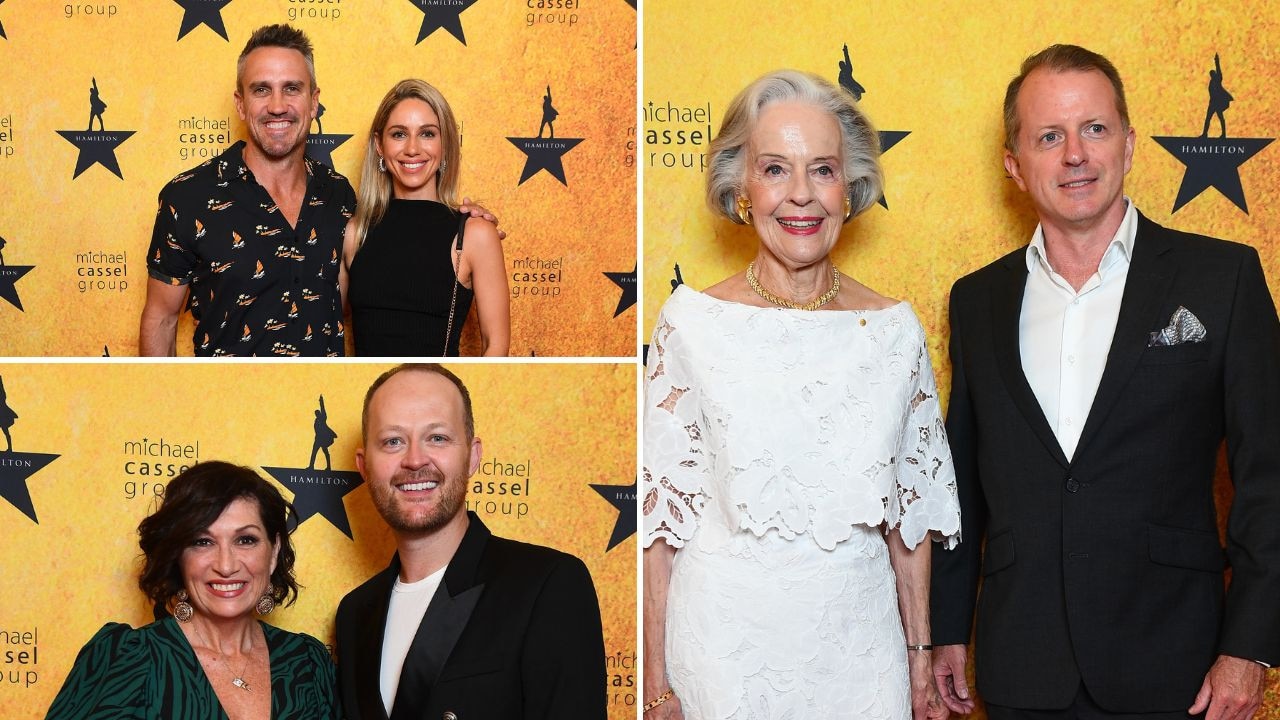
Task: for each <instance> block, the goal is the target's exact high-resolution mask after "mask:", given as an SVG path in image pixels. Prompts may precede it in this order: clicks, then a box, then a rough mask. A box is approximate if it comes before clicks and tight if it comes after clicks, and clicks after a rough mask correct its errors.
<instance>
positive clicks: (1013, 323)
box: [991, 248, 1067, 468]
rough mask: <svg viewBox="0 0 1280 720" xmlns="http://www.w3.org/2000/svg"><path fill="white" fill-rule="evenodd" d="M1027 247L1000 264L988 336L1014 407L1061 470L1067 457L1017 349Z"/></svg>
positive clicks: (1025, 275) (1025, 282) (1065, 465)
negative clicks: (990, 336) (1001, 271)
mask: <svg viewBox="0 0 1280 720" xmlns="http://www.w3.org/2000/svg"><path fill="white" fill-rule="evenodd" d="M1026 257H1027V256H1026V248H1023V249H1022V250H1019V251H1016V252H1013V253H1010V254H1009V255H1006V256H1005V257H1004V258H1003V259H1002V260H1001V262H1000V265H1001V269H1002V270H1003V271H1005V273H1004V275H1003V276H1002V277H1000V278H999V279H998V280H997V281H996V282H994V283H992V288H991V335H992V339H993V341H994V343H995V348H994V351H995V355H996V363H997V364H998V365H999V367H1000V376H1001V377H1002V378H1004V384H1005V387H1007V388H1008V390H1009V396H1010V397H1011V398H1012V399H1013V404H1014V405H1016V406H1017V407H1018V410H1020V411H1021V412H1022V415H1023V417H1024V418H1026V421H1027V426H1028V427H1030V428H1031V431H1032V432H1033V433H1035V435H1036V437H1038V438H1040V442H1041V443H1043V444H1044V446H1045V449H1046V450H1048V451H1049V454H1050V455H1052V456H1053V459H1054V460H1056V461H1058V463H1059V464H1060V465H1062V467H1064V468H1065V467H1067V456H1066V455H1065V454H1064V453H1063V452H1062V447H1061V446H1060V445H1058V438H1057V437H1056V436H1054V434H1053V428H1051V427H1049V421H1048V420H1046V419H1045V417H1044V409H1043V408H1041V407H1040V401H1039V400H1037V399H1036V394H1035V392H1034V391H1033V390H1032V389H1031V384H1030V383H1028V382H1027V374H1026V373H1025V372H1023V370H1022V350H1021V349H1020V348H1019V346H1018V321H1019V319H1020V318H1021V317H1022V299H1023V294H1024V292H1025V290H1026V286H1027V263H1026Z"/></svg>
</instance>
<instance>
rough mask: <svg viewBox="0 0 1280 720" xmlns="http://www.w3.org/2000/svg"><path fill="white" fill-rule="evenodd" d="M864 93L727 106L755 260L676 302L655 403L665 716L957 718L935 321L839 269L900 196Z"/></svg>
mask: <svg viewBox="0 0 1280 720" xmlns="http://www.w3.org/2000/svg"><path fill="white" fill-rule="evenodd" d="M878 147H879V142H878V139H877V136H876V133H875V130H874V129H873V128H872V127H871V125H870V123H869V122H868V121H867V119H866V118H865V117H864V116H863V115H862V113H861V112H859V111H858V109H857V107H856V106H855V104H854V102H853V99H852V98H851V97H850V96H849V95H847V94H846V93H845V92H844V91H842V90H840V89H838V88H836V87H834V86H833V85H832V84H830V83H828V82H826V81H825V80H822V79H821V78H818V77H816V76H813V75H809V74H806V73H800V72H796V71H787V70H783V71H778V72H774V73H771V74H769V75H766V76H764V77H762V78H760V79H759V80H756V81H755V82H753V83H752V84H751V85H749V86H748V87H747V88H746V89H744V90H743V91H742V92H741V93H739V94H738V96H737V97H736V98H735V99H734V101H733V102H732V104H731V105H730V106H729V110H728V112H727V114H726V116H725V119H724V124H723V126H722V127H721V129H720V133H719V136H718V137H717V138H716V139H715V141H714V142H713V143H712V144H711V158H710V159H711V163H710V169H709V172H708V177H707V195H708V200H709V202H710V204H711V207H712V209H713V210H714V211H715V212H717V213H718V214H720V215H722V216H724V217H725V218H726V219H728V220H731V221H733V222H738V223H742V224H746V225H750V226H752V227H753V228H754V229H755V232H756V234H757V236H758V240H759V248H758V250H757V253H756V256H755V259H754V260H753V261H752V262H751V263H750V264H749V265H748V266H747V267H746V269H745V270H743V271H742V272H739V273H737V274H735V275H733V276H732V277H729V278H727V279H726V280H724V281H722V282H720V283H719V284H716V285H714V286H712V287H710V288H708V289H707V290H705V291H703V292H698V291H696V290H693V289H690V288H689V287H688V286H685V285H681V286H679V287H678V288H676V290H675V292H674V293H672V295H671V297H670V299H669V300H668V301H667V303H666V305H665V306H664V307H663V309H662V313H661V315H660V316H659V318H658V321H657V327H656V328H655V329H654V335H653V342H652V345H651V346H650V349H649V365H648V369H647V371H646V391H645V408H644V480H643V482H644V486H643V490H642V493H643V512H644V542H645V546H646V549H645V551H644V648H645V667H644V670H645V672H644V688H643V689H644V693H643V699H644V707H645V710H644V717H645V720H670V719H672V718H684V719H685V720H713V719H714V720H721V719H725V718H733V719H735V720H746V719H747V718H762V719H763V718H777V719H781V718H795V719H796V720H800V719H805V720H817V719H822V720H829V719H833V718H858V719H859V720H865V719H867V718H893V719H895V720H907V719H909V718H913V717H914V718H925V717H935V718H937V717H946V712H947V711H946V709H945V707H944V706H943V705H942V704H941V703H940V702H938V696H937V692H936V688H935V686H934V682H933V678H932V677H931V674H932V673H931V665H930V660H931V654H930V649H931V646H930V638H929V617H928V605H929V557H930V552H931V550H930V543H929V542H925V541H926V540H928V539H933V540H938V541H941V542H944V543H946V545H947V546H953V545H954V544H955V543H957V542H958V541H959V539H960V538H959V533H960V513H959V505H958V503H957V500H956V490H955V477H954V471H953V469H952V465H951V454H950V451H949V450H948V448H947V439H946V434H945V431H944V429H943V422H942V417H941V413H940V410H939V406H938V398H937V390H936V388H935V385H934V377H933V369H932V367H931V365H930V362H929V354H928V351H927V349H926V344H925V336H924V330H923V328H922V327H921V325H920V322H919V320H917V318H916V316H915V313H914V312H913V311H912V309H911V307H910V306H909V305H908V304H907V303H905V302H899V301H895V300H891V299H889V298H886V297H884V296H882V295H879V294H877V293H876V292H875V291H873V290H871V289H870V288H868V287H867V286H865V285H863V284H862V283H860V282H858V281H857V280H855V279H853V278H852V277H849V276H847V275H844V274H842V273H841V272H840V270H839V269H838V268H836V267H835V265H834V263H833V262H832V260H831V257H830V253H831V250H832V248H833V247H834V245H835V243H836V241H837V240H838V239H839V237H840V231H841V227H842V226H843V224H844V223H845V222H847V221H848V220H849V219H850V218H851V217H853V216H855V215H857V214H858V213H860V212H862V211H863V210H865V209H867V208H868V207H870V206H871V205H872V204H874V203H875V202H876V201H877V200H878V199H879V198H880V196H881V178H880V168H879V165H878Z"/></svg>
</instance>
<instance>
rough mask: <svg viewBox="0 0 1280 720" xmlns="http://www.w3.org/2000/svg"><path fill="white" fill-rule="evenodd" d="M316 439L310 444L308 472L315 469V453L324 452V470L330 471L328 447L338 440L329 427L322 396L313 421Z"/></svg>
mask: <svg viewBox="0 0 1280 720" xmlns="http://www.w3.org/2000/svg"><path fill="white" fill-rule="evenodd" d="M315 430H316V439H315V442H313V443H312V444H311V462H310V463H308V464H307V469H308V470H315V469H316V453H318V452H324V469H325V470H332V469H333V466H332V465H331V464H330V460H329V446H330V445H332V444H333V441H334V440H337V439H338V433H336V432H334V431H333V428H331V427H329V413H327V412H325V409H324V396H323V395H321V396H320V409H319V410H317V411H316V421H315Z"/></svg>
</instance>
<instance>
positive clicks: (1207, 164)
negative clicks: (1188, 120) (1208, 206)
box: [1151, 53, 1275, 215]
mask: <svg viewBox="0 0 1280 720" xmlns="http://www.w3.org/2000/svg"><path fill="white" fill-rule="evenodd" d="M1224 78H1225V76H1224V74H1223V68H1222V58H1221V57H1220V56H1219V55H1218V54H1217V53H1215V54H1214V56H1213V67H1212V68H1210V69H1209V83H1208V96H1209V97H1208V102H1207V105H1206V107H1205V111H1204V125H1203V127H1202V128H1201V129H1200V134H1199V135H1198V136H1194V137H1172V136H1171V137H1157V136H1152V138H1151V139H1152V140H1155V141H1156V142H1157V143H1159V144H1160V147H1162V148H1164V149H1165V150H1168V151H1169V154H1171V155H1173V156H1174V157H1175V158H1177V159H1178V161H1179V162H1181V163H1182V164H1183V165H1185V166H1186V171H1185V172H1184V173H1183V175H1182V185H1180V186H1179V187H1178V197H1177V198H1176V199H1175V200H1174V201H1173V211H1172V212H1178V210H1180V209H1182V207H1183V206H1185V205H1186V204H1187V203H1189V202H1191V201H1192V200H1194V199H1196V198H1197V197H1199V196H1200V194H1201V193H1203V192H1204V191H1205V190H1208V189H1209V188H1211V187H1212V188H1216V189H1217V191H1218V192H1220V193H1222V195H1223V197H1225V198H1226V199H1228V200H1230V201H1231V202H1232V204H1234V205H1235V206H1236V207H1238V208H1240V210H1241V211H1242V212H1244V213H1245V214H1246V215H1248V214H1249V204H1248V203H1247V202H1246V201H1245V197H1244V186H1242V185H1241V184H1240V166H1241V165H1243V164H1244V163H1245V162H1246V161H1247V160H1249V159H1250V158H1252V157H1253V156H1254V155H1257V154H1258V153H1259V152H1260V151H1261V150H1262V149H1263V148H1265V147H1266V146H1268V145H1270V144H1271V142H1272V141H1273V140H1274V139H1275V138H1233V137H1228V135H1227V115H1226V113H1227V110H1228V109H1229V108H1230V107H1231V103H1232V102H1233V101H1235V100H1236V98H1235V97H1234V96H1233V95H1232V94H1231V92H1230V91H1229V90H1227V87H1226V80H1225V79H1224ZM1213 130H1217V132H1216V133H1213V132H1212V131H1213Z"/></svg>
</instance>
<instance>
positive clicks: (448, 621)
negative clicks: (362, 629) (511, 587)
mask: <svg viewBox="0 0 1280 720" xmlns="http://www.w3.org/2000/svg"><path fill="white" fill-rule="evenodd" d="M467 515H468V517H469V519H470V522H469V523H468V525H467V532H466V534H465V535H463V537H462V542H461V543H460V544H459V545H458V549H457V551H456V552H454V554H453V559H451V560H450V561H449V568H448V569H447V570H445V572H444V580H442V581H441V582H440V587H439V588H437V589H436V594H435V595H433V596H432V597H431V604H430V605H428V606H427V613H426V615H424V616H423V618H422V624H421V625H419V626H418V632H417V634H416V635H414V636H413V644H412V645H410V646H409V654H408V655H407V656H406V657H405V660H404V670H403V671H401V673H400V686H399V688H398V689H397V690H396V700H395V704H394V705H392V707H391V720H409V719H410V718H413V719H415V720H416V719H417V718H421V717H422V713H423V712H425V708H426V706H427V704H428V702H429V700H430V698H431V689H432V688H433V687H434V686H435V684H436V680H438V679H439V677H440V671H441V670H443V669H444V666H445V663H446V662H448V660H449V654H450V653H452V652H453V648H454V646H455V645H457V643H458V638H459V637H460V636H461V635H462V631H463V630H465V629H466V627H467V621H468V620H470V619H471V613H472V611H473V610H475V607H476V603H477V602H478V601H479V600H480V595H481V594H482V593H483V592H484V583H483V582H479V581H478V580H479V572H478V571H479V569H480V558H481V556H482V555H483V554H484V549H485V546H486V545H487V544H488V540H489V536H490V533H489V529H488V528H486V527H485V526H484V523H482V522H480V518H478V517H476V515H475V513H472V512H468V513H467ZM381 639H382V636H381V635H379V636H378V640H379V643H381Z"/></svg>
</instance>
